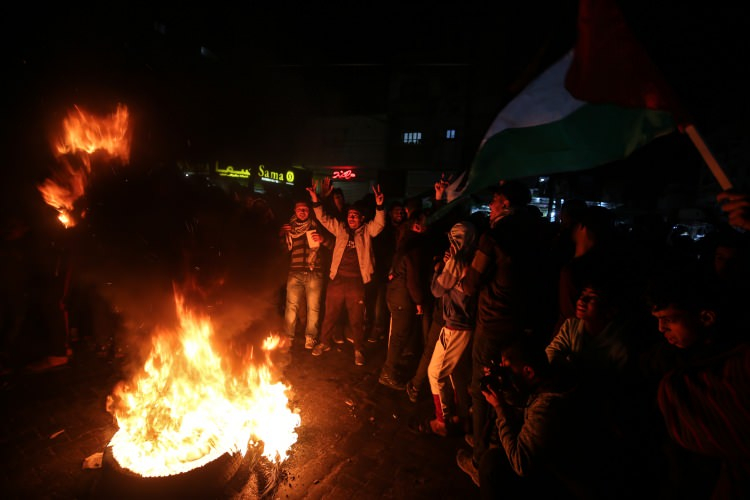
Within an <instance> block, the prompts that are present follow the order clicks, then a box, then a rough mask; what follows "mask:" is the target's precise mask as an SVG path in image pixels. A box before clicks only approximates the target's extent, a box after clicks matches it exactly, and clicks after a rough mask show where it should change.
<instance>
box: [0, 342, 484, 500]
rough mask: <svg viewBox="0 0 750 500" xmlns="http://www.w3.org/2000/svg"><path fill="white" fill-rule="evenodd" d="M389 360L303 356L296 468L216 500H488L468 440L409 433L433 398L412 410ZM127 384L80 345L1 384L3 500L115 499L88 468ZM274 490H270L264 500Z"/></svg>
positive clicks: (373, 347)
mask: <svg viewBox="0 0 750 500" xmlns="http://www.w3.org/2000/svg"><path fill="white" fill-rule="evenodd" d="M384 357H385V345H384V343H383V342H382V341H381V342H379V343H377V344H368V352H367V364H366V365H365V366H363V367H357V366H355V365H354V363H353V354H352V346H351V344H348V343H347V344H345V345H340V346H335V348H334V349H332V350H331V351H329V352H327V353H325V354H323V355H322V356H320V357H313V356H311V355H310V351H306V350H304V349H303V347H302V346H301V344H299V345H295V346H294V347H293V348H292V350H291V359H290V363H289V365H288V367H287V368H286V370H285V376H286V378H287V382H288V383H289V384H290V385H291V386H292V388H293V390H294V395H293V397H292V404H293V406H294V407H296V408H299V411H300V415H301V420H302V424H301V426H300V428H299V429H298V435H299V438H298V441H297V443H296V444H295V445H294V447H293V449H292V452H291V455H290V457H289V459H288V460H287V461H286V462H284V463H283V464H282V466H281V467H280V469H279V470H277V471H275V472H276V475H275V476H274V475H273V472H274V471H273V470H272V469H271V468H269V467H268V466H267V464H266V463H263V460H262V459H261V461H258V462H255V466H253V463H254V462H252V461H250V460H248V459H246V460H245V461H244V462H243V464H242V466H240V469H239V470H238V471H237V473H236V474H234V476H233V477H232V478H231V479H230V480H229V481H228V482H226V484H225V486H223V488H222V491H220V492H217V493H216V495H215V496H214V497H215V498H226V499H242V498H258V497H261V496H263V497H264V498H279V499H297V498H335V499H339V498H357V499H358V500H361V499H368V498H373V499H375V498H397V499H401V498H408V499H419V498H425V499H427V498H429V499H436V498H476V497H478V489H477V488H476V487H475V486H474V484H473V483H472V481H471V479H470V478H469V477H468V476H467V475H466V474H464V473H463V472H462V471H461V470H460V469H459V468H458V467H457V466H456V463H455V454H456V450H457V449H458V448H460V447H466V444H465V443H464V442H463V439H462V437H460V436H457V437H451V438H438V437H435V436H424V435H418V434H415V433H414V432H413V431H411V430H410V429H409V425H408V424H409V422H411V421H413V420H414V419H421V418H424V417H426V416H428V415H429V414H430V411H431V405H432V402H431V400H430V395H429V394H422V395H421V399H420V401H419V402H418V403H417V404H412V403H411V402H409V400H408V398H407V396H406V393H405V392H399V391H394V390H392V389H389V388H386V387H384V386H382V385H380V384H378V382H377V377H378V373H379V369H380V367H381V365H382V362H383V359H384ZM121 374H122V370H121V365H120V362H118V360H107V359H103V358H99V357H97V356H96V355H95V353H94V352H93V350H91V349H88V348H86V346H85V345H79V346H77V348H76V355H75V357H74V358H73V360H72V361H71V363H70V364H69V365H68V366H65V367H62V368H58V369H55V370H53V371H50V372H46V373H42V374H29V373H21V374H14V375H10V376H6V377H4V378H3V388H2V392H1V393H0V398H2V401H1V404H2V408H3V410H2V420H0V425H1V427H0V432H1V434H0V436H1V438H0V443H2V446H0V450H2V465H3V466H2V471H1V472H0V491H3V497H4V498H9V499H10V498H19V499H20V498H24V499H26V498H63V499H64V498H81V499H94V498H109V497H111V494H112V490H111V489H108V486H107V482H106V481H105V480H103V474H102V470H103V469H100V468H99V469H97V468H94V469H84V468H83V463H84V460H85V459H86V458H87V457H92V456H94V455H95V454H97V453H101V452H103V451H104V449H105V448H106V444H107V443H108V441H109V439H110V438H111V437H112V435H113V434H114V432H115V430H116V426H115V423H114V421H113V418H112V416H111V415H110V414H109V413H107V412H106V410H105V402H106V397H107V395H108V394H109V392H110V391H111V390H112V388H113V387H114V385H115V383H116V382H117V381H118V380H120V378H121ZM248 463H249V465H248ZM243 466H244V467H243ZM248 469H250V470H248ZM105 470H106V465H105ZM274 477H275V479H274ZM264 487H269V488H270V491H269V492H268V493H266V494H265V495H263V494H261V492H262V490H263V489H264ZM160 497H161V498H164V496H163V495H161V496H160Z"/></svg>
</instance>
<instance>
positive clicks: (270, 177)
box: [257, 165, 294, 186]
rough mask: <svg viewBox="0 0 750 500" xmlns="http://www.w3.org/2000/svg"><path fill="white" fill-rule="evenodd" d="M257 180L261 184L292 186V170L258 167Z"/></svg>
mask: <svg viewBox="0 0 750 500" xmlns="http://www.w3.org/2000/svg"><path fill="white" fill-rule="evenodd" d="M257 179H258V180H259V181H263V182H276V183H282V184H287V185H289V186H294V170H292V169H287V170H276V169H272V168H268V167H266V166H265V165H258V176H257Z"/></svg>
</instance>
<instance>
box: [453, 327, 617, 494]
mask: <svg viewBox="0 0 750 500" xmlns="http://www.w3.org/2000/svg"><path fill="white" fill-rule="evenodd" d="M487 373H488V375H486V376H485V377H484V379H483V383H482V394H483V396H484V397H485V399H486V400H487V403H488V404H489V405H490V406H492V408H493V409H494V411H495V415H496V417H497V418H496V422H495V424H496V426H497V433H498V438H499V443H500V445H499V446H498V447H496V448H490V449H488V450H487V451H486V452H485V453H484V455H483V456H482V460H481V462H480V465H479V470H478V476H479V477H478V478H477V479H476V480H477V481H478V482H479V483H480V496H481V498H504V499H506V498H524V499H527V498H540V497H541V495H554V497H555V498H618V496H620V492H621V491H622V483H621V481H620V479H619V477H618V474H617V467H618V466H617V459H616V456H617V455H616V454H617V448H616V447H613V446H612V440H611V439H609V438H608V436H607V435H606V433H605V432H606V431H604V430H603V429H602V427H601V426H599V425H597V421H596V420H597V416H596V413H595V412H592V411H587V409H588V407H587V406H586V402H585V401H584V400H583V399H582V398H580V397H579V396H578V393H577V391H576V387H577V384H576V382H575V379H571V378H568V377H567V376H564V375H562V372H557V371H556V370H555V368H554V367H553V366H552V365H550V364H549V361H548V360H547V356H546V354H545V351H544V346H543V345H542V344H541V343H540V342H538V341H537V340H535V339H533V337H530V336H522V337H520V339H519V340H518V341H516V342H514V343H512V344H511V345H510V346H508V347H506V348H504V349H503V351H502V357H501V363H500V366H499V367H496V368H495V369H494V370H487ZM458 456H459V465H462V461H463V462H464V463H467V464H468V463H470V462H471V453H470V452H468V451H466V450H459V455H458ZM461 468H462V469H464V470H465V471H466V470H467V469H465V468H464V467H463V466H462V467H461ZM472 479H474V478H472ZM537 495H539V496H537Z"/></svg>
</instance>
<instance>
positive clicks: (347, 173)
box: [333, 170, 357, 181]
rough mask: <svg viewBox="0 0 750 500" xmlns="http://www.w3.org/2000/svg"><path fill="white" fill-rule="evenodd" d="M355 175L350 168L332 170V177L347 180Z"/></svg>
mask: <svg viewBox="0 0 750 500" xmlns="http://www.w3.org/2000/svg"><path fill="white" fill-rule="evenodd" d="M355 177H357V174H355V173H354V171H352V170H335V171H334V172H333V178H334V179H339V180H344V181H348V180H351V179H354V178H355Z"/></svg>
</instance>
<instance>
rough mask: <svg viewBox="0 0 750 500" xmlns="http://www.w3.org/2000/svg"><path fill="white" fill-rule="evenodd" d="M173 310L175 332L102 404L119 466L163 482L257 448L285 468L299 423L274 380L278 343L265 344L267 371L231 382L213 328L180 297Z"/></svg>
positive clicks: (158, 341)
mask: <svg viewBox="0 0 750 500" xmlns="http://www.w3.org/2000/svg"><path fill="white" fill-rule="evenodd" d="M175 303H176V306H177V307H176V308H177V313H178V316H179V319H180V332H179V333H178V334H177V335H175V334H174V333H169V332H159V334H158V335H155V336H154V339H153V345H152V350H151V353H150V356H149V358H148V360H147V361H146V363H145V366H144V367H143V372H142V373H141V374H140V375H139V376H137V377H136V378H135V379H134V380H133V381H132V382H131V383H124V382H121V383H120V384H118V386H117V387H115V390H114V395H113V396H109V397H108V398H107V411H109V412H110V413H112V414H113V415H114V416H115V418H116V420H117V424H118V427H119V430H118V431H117V432H116V433H115V435H114V436H113V437H112V440H111V441H110V443H109V444H110V445H111V446H112V453H113V456H114V457H115V459H116V460H117V462H118V463H119V465H120V466H122V467H124V468H126V469H129V470H131V471H133V472H136V473H137V474H139V475H141V476H146V477H156V476H168V475H174V474H178V473H182V472H187V471H189V470H192V469H194V468H197V467H200V466H203V465H205V464H207V463H210V462H211V461H213V460H215V459H217V458H218V457H220V456H221V455H223V454H224V453H232V454H234V453H243V454H244V453H246V452H247V451H248V447H249V446H250V445H253V444H258V443H259V442H262V443H263V456H265V457H266V458H268V459H269V460H271V461H275V462H281V461H283V460H285V459H286V458H287V456H288V452H289V450H290V448H291V447H292V445H293V444H294V443H295V442H296V441H297V434H296V431H295V429H296V428H297V427H298V426H299V425H300V416H299V414H298V413H296V412H295V411H292V410H291V409H290V407H289V400H288V398H287V392H288V391H289V387H287V386H285V385H284V384H283V383H281V382H274V381H273V377H272V374H271V370H270V367H271V366H272V363H271V360H270V351H271V350H273V349H274V348H275V347H276V346H277V345H278V343H279V341H278V337H277V336H275V335H271V336H269V338H268V339H266V341H265V342H264V344H263V350H264V351H266V360H265V364H263V365H260V366H255V365H250V366H248V367H247V368H246V369H245V370H244V373H242V374H241V375H240V376H237V375H234V376H233V375H230V374H228V373H227V371H228V370H226V369H225V366H224V364H223V363H222V359H221V357H220V356H219V355H218V354H217V353H216V352H215V351H214V350H213V348H212V347H211V342H210V340H211V337H212V335H213V329H212V326H211V322H210V320H209V319H208V318H205V317H197V316H196V315H195V314H193V313H192V312H191V311H188V310H186V309H185V308H184V300H183V298H182V296H180V295H179V294H178V293H175Z"/></svg>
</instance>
